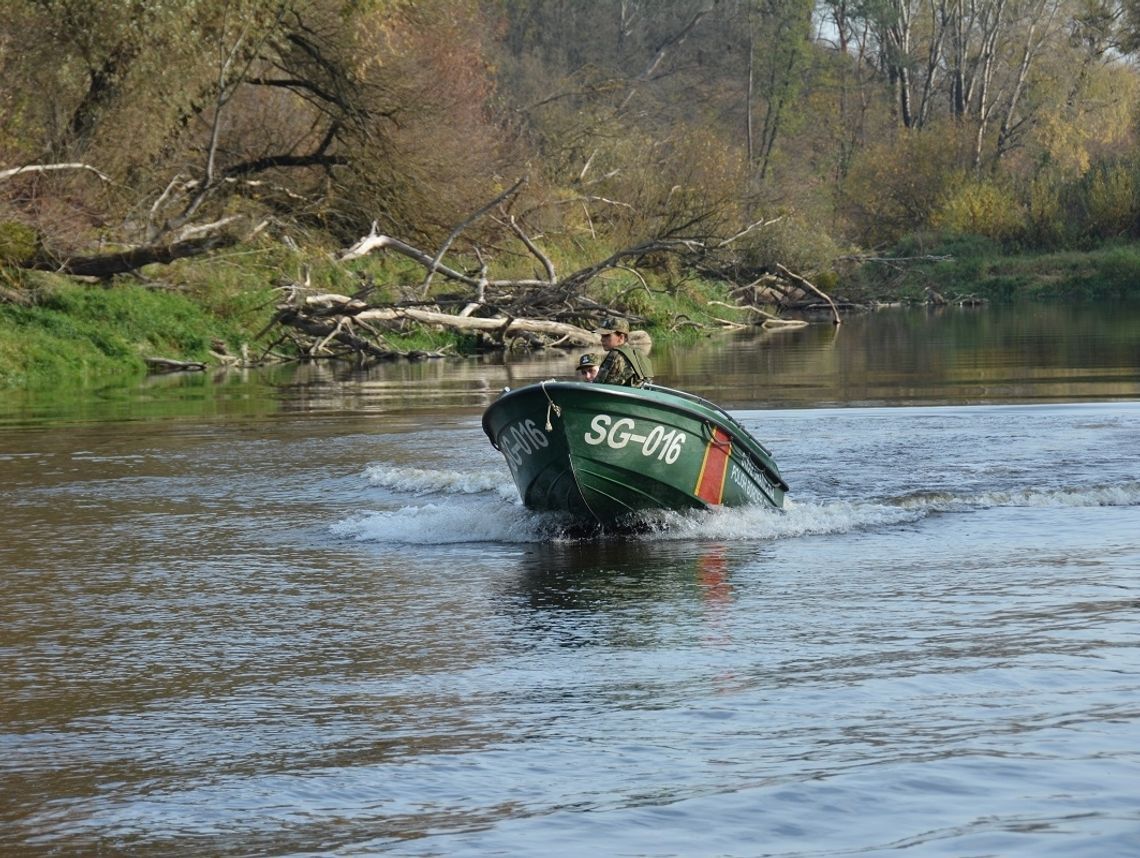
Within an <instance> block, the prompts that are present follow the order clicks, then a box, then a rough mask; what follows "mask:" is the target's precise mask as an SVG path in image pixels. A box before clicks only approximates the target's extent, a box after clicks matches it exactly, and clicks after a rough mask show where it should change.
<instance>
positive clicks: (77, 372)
mask: <svg viewBox="0 0 1140 858" xmlns="http://www.w3.org/2000/svg"><path fill="white" fill-rule="evenodd" d="M895 255H897V256H901V257H908V256H909V257H912V260H910V261H907V262H906V263H875V262H873V263H868V264H865V265H863V266H862V267H861V268H860V269H859V270H858V271H857V272H854V273H852V274H849V275H847V276H846V277H845V278H844V279H842V280H841V281H840V282H838V283H837V284H836V285H835V286H834V287H832V289H831V291H832V293H833V295H835V296H836V297H843V298H847V299H849V300H853V301H871V300H877V301H904V302H906V301H914V302H921V301H925V300H927V299H928V298H929V297H930V293H929V290H935V291H937V292H938V293H939V294H941V295H942V296H944V297H945V298H946V299H947V300H950V301H954V300H958V299H961V298H965V297H968V296H972V297H976V298H980V299H984V300H987V301H991V302H995V303H998V302H1003V303H1004V302H1012V301H1019V300H1050V301H1056V300H1059V301H1085V300H1108V301H1119V300H1136V299H1140V285H1138V284H1140V247H1138V246H1135V245H1124V244H1122V245H1119V246H1114V247H1106V248H1103V249H1100V250H1096V251H1092V252H1088V253H1076V252H1074V253H1063V254H1062V253H1056V254H1045V255H1033V256H1030V255H1024V256H1011V255H1001V254H1000V253H999V252H998V249H997V248H995V247H993V246H991V245H987V244H985V243H982V242H976V241H975V242H967V241H959V242H957V243H947V242H942V243H939V244H937V245H933V244H931V243H923V242H919V241H918V240H915V241H914V242H913V243H912V244H910V245H908V246H905V247H902V248H900V249H898V250H897V251H896V252H895ZM914 257H928V258H926V259H919V260H917V261H915V260H914V259H913V258H914ZM937 257H946V258H942V259H939V258H937ZM562 262H564V263H565V267H567V268H571V269H572V267H573V266H572V264H571V263H570V261H569V260H563V261H562ZM301 271H307V272H308V275H309V277H310V281H311V286H312V288H313V289H315V290H318V291H324V290H327V291H332V292H339V293H342V294H351V293H353V292H355V291H356V290H357V289H358V288H359V286H360V283H361V282H362V280H363V281H367V282H370V283H374V284H376V286H375V288H374V291H373V292H372V294H371V296H370V297H371V300H373V301H377V302H381V301H392V300H396V299H397V298H398V297H399V295H398V294H397V290H396V289H395V288H393V286H392V285H391V284H396V283H402V284H414V283H416V282H417V281H418V280H419V279H420V278H422V270H420V269H418V268H417V267H416V266H415V265H414V263H411V262H410V261H409V260H406V259H403V258H400V257H387V258H383V257H376V258H371V259H365V260H360V261H359V262H358V263H354V267H351V268H348V267H345V266H340V265H335V264H331V263H330V261H329V257H328V255H327V254H325V253H320V252H314V253H312V254H309V255H308V256H305V255H303V254H299V253H289V254H285V253H284V251H282V250H280V249H279V248H278V249H272V250H261V251H256V250H251V251H249V252H241V253H237V254H232V255H230V256H226V257H224V258H214V259H209V260H204V259H203V260H196V261H183V262H181V263H178V264H176V265H172V266H167V267H165V268H162V269H160V270H159V271H156V272H155V273H154V275H153V276H155V277H159V276H161V277H162V278H163V279H162V284H161V286H156V285H155V283H154V282H153V281H142V280H137V279H132V278H123V279H120V280H115V281H113V282H112V283H111V284H109V285H101V284H89V283H79V282H76V281H74V280H70V279H68V278H64V277H58V276H54V275H50V274H41V273H32V272H12V271H10V270H9V271H7V272H4V271H3V270H0V285H3V286H4V287H5V290H6V291H7V293H8V294H9V295H12V294H15V295H18V296H21V297H22V298H24V299H26V301H25V302H24V303H17V302H11V301H8V302H5V301H0V388H9V389H11V388H38V387H47V386H60V385H65V386H66V385H73V384H74V385H84V384H90V383H94V382H105V381H108V380H114V379H121V380H129V379H131V378H132V377H141V376H142V375H143V374H145V373H146V372H147V367H146V358H148V357H162V358H170V359H175V360H181V361H201V362H205V363H207V364H212V363H215V362H216V359H215V358H214V357H212V355H211V352H212V351H214V350H216V349H218V348H219V346H221V347H224V348H225V350H227V351H229V352H230V353H231V354H238V353H240V351H241V349H242V347H243V346H248V347H249V349H250V351H251V353H252V354H255V355H256V354H258V353H260V351H261V350H263V349H264V348H265V347H266V346H267V343H266V342H265V340H261V341H258V340H257V335H258V333H260V332H261V331H262V330H263V329H264V328H265V326H266V324H267V323H268V322H269V321H270V319H271V318H272V316H273V312H274V309H275V306H276V302H277V301H278V300H279V297H280V293H279V292H277V291H275V286H277V285H280V284H281V283H282V282H283V281H288V280H290V279H291V278H290V275H289V273H288V272H301ZM298 276H299V275H297V274H293V276H292V279H297V277H298ZM449 288H450V289H454V287H453V286H450V285H448V284H447V283H446V281H444V282H443V283H442V284H441V285H438V286H436V289H438V290H445V289H449ZM590 293H591V298H593V299H594V300H595V301H597V302H598V303H599V304H601V305H604V306H608V307H617V308H621V309H623V310H625V311H626V312H629V313H630V314H633V315H638V316H641V317H644V318H646V319H648V320H649V328H650V330H651V331H652V333H653V336H654V338H655V339H657V340H658V341H668V340H670V339H685V338H695V337H697V336H699V334H698V333H697V331H698V330H699V329H700V328H699V327H698V326H709V325H712V326H715V325H716V322H717V320H718V319H729V320H732V321H744V322H748V321H755V318H754V317H751V318H750V314H748V313H747V312H745V311H736V310H733V309H732V308H729V307H726V306H723V303H722V302H728V301H729V297H728V287H727V285H726V284H723V283H718V282H714V281H709V280H705V279H701V278H699V277H694V276H692V275H688V274H685V273H683V272H671V271H668V270H662V271H661V272H659V273H658V274H657V275H648V276H647V278H646V279H642V277H639V276H636V275H633V274H632V273H629V272H625V271H621V270H616V271H613V272H610V273H608V274H607V275H605V276H602V277H599V278H597V279H596V280H595V281H594V282H592V283H591V285H590ZM441 297H444V296H441ZM452 297H462V296H452ZM688 322H693V323H695V324H693V325H689V324H688ZM706 329H707V328H706ZM385 336H386V339H387V341H388V342H389V344H390V345H391V346H392V347H393V348H398V349H401V350H405V351H407V350H412V349H422V350H427V351H437V350H440V349H443V348H447V349H449V350H451V351H453V352H455V353H460V354H462V353H465V352H471V351H473V350H475V348H477V344H476V342H475V341H474V340H473V338H470V337H466V338H465V337H463V336H460V335H457V334H453V333H449V332H445V331H438V330H428V329H424V328H412V329H408V330H405V331H402V332H397V331H394V332H391V334H390V335H389V334H388V333H386V335H385Z"/></svg>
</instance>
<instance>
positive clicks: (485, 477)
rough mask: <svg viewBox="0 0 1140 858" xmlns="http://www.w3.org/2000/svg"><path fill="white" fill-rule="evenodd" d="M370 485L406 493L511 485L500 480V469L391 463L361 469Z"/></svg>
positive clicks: (470, 491)
mask: <svg viewBox="0 0 1140 858" xmlns="http://www.w3.org/2000/svg"><path fill="white" fill-rule="evenodd" d="M364 476H365V478H366V479H367V480H368V482H369V483H371V484H372V485H374V486H380V487H382V488H386V489H393V490H395V491H399V492H407V493H409V494H416V495H426V494H465V495H472V494H479V493H481V492H491V491H500V490H501V489H502V488H503V487H504V485H505V486H506V488H508V489H509V490H510V491H511V493H513V492H514V486H513V485H512V484H511V483H510V482H509V480H508V481H507V482H506V483H504V479H505V476H504V473H503V470H502V469H501V468H499V469H495V470H486V471H450V470H428V469H426V468H399V467H394V466H392V465H372V466H371V467H369V468H368V469H366V470H365V472H364Z"/></svg>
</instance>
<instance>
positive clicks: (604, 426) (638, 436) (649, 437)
mask: <svg viewBox="0 0 1140 858" xmlns="http://www.w3.org/2000/svg"><path fill="white" fill-rule="evenodd" d="M582 440H583V441H585V442H586V443H587V444H591V445H593V446H597V445H599V444H606V445H607V446H609V447H611V448H612V449H614V450H621V449H622V448H624V447H625V446H626V445H628V444H631V443H632V444H640V445H641V455H643V456H646V457H652V456H656V457H657V458H658V459H660V460H661V461H662V462H665V464H667V465H672V464H673V463H674V462H676V461H677V459H679V458H680V457H681V449H682V448H683V447H684V446H685V441H686V440H688V435H686V434H685V433H684V432H682V431H681V430H679V429H666V428H665V427H664V426H662V425H660V424H654V426H653V428H652V429H650V430H649V432H648V433H646V432H645V431H644V429H642V430H641V431H638V426H637V421H636V420H634V419H633V418H631V417H620V418H618V419H617V420H614V418H613V417H612V416H610V415H609V414H596V415H594V419H593V420H591V421H590V431H589V432H587V433H586V434H585V435H583V436H582Z"/></svg>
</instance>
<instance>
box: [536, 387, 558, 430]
mask: <svg viewBox="0 0 1140 858" xmlns="http://www.w3.org/2000/svg"><path fill="white" fill-rule="evenodd" d="M541 387H542V394H543V396H545V397H546V403H547V404H546V426H545V429H546V431H547V432H549V431H551V430H552V429H553V428H554V424H552V423H551V422H550V412H551V411H553V412H554V416H555V417H561V416H562V406H560V405H555V404H554V400H553V399H551V398H550V394H549V393H547V392H546V382H545V381H544V382H542V384H541Z"/></svg>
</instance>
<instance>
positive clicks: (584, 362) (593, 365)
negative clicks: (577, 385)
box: [576, 352, 599, 381]
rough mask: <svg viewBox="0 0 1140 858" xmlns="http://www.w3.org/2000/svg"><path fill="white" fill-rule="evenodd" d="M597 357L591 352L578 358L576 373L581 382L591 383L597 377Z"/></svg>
mask: <svg viewBox="0 0 1140 858" xmlns="http://www.w3.org/2000/svg"><path fill="white" fill-rule="evenodd" d="M598 369H599V367H598V356H597V355H595V354H594V353H593V352H586V354H584V355H582V356H581V357H580V358H578V367H577V370H576V371H577V373H578V378H579V379H580V380H582V381H593V380H594V379H595V378H597V377H598Z"/></svg>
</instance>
